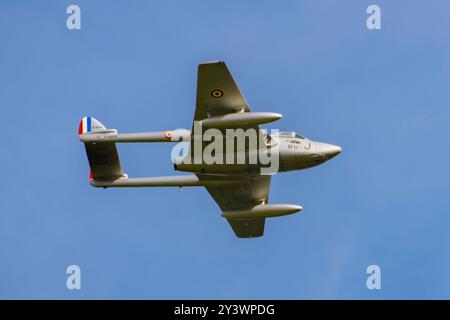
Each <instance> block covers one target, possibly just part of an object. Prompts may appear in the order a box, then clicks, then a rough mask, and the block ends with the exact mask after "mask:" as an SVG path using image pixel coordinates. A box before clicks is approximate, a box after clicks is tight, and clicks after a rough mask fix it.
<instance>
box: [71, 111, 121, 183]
mask: <svg viewBox="0 0 450 320" xmlns="http://www.w3.org/2000/svg"><path fill="white" fill-rule="evenodd" d="M106 131H110V130H108V129H107V128H106V127H105V126H104V125H103V124H102V123H101V122H100V121H98V120H96V119H94V118H92V117H89V116H88V117H84V118H83V119H81V121H80V124H79V126H78V135H81V134H90V133H95V132H97V133H98V132H106ZM84 146H85V149H86V154H87V157H88V161H89V166H90V168H91V172H90V173H89V180H93V179H96V180H115V179H118V178H121V177H124V176H126V175H125V174H124V173H123V171H122V167H121V165H120V160H119V154H118V152H117V148H116V144H115V143H114V142H85V143H84Z"/></svg>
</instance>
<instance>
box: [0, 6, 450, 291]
mask: <svg viewBox="0 0 450 320" xmlns="http://www.w3.org/2000/svg"><path fill="white" fill-rule="evenodd" d="M373 3H375V4H378V5H379V6H380V7H381V13H382V30H378V31H369V30H368V29H367V28H366V18H367V14H366V8H367V6H368V5H370V4H373ZM70 4H77V5H79V6H80V7H81V15H82V17H81V19H82V22H81V23H82V29H81V30H72V31H71V30H68V29H67V28H66V18H67V14H66V8H67V6H68V5H70ZM449 15H450V4H449V3H448V1H444V0H441V1H432V2H429V1H410V0H409V1H406V0H403V1H361V0H358V1H357V0H354V1H338V0H335V1H331V0H329V1H328V0H327V1H325V0H321V1H317V0H310V1H258V2H256V1H227V2H226V3H225V2H224V1H153V2H150V1H133V2H131V3H130V2H125V1H115V2H112V1H76V2H75V1H39V2H37V1H2V2H1V4H0V39H1V50H0V106H1V110H2V118H3V121H2V135H3V136H2V148H0V159H1V164H2V167H3V172H2V174H1V176H2V183H1V184H0V195H1V196H0V199H1V201H0V298H33V299H35V298H44V299H46V298H62V299H80V298H86V299H91V298H113V299H117V298H125V299H133V298H137V299H165V298H181V299H183V298H189V299H192V298H214V299H221V298H224V299H229V298H232V299H241V298H276V299H314V298H319V299H334V298H341V299H380V298H388V299H392V298H405V299H409V298H447V299H448V298H450V251H449V248H448V243H449V242H450V236H449V232H448V226H449V224H450V215H449V207H450V203H449V202H450V198H449V197H448V193H449V187H448V184H449V178H450V172H449V167H448V157H449V155H450V151H449V148H448V136H449V135H448V128H449V126H448V123H449V120H450V111H449V110H450V109H449V101H450V90H449V83H450V63H449V62H450V59H449V57H450V41H449V37H448V30H450V20H449V19H448V17H449ZM217 59H220V60H224V61H226V62H227V64H228V66H229V68H230V70H231V72H232V74H233V76H234V78H235V80H236V82H237V83H238V85H239V86H240V88H241V91H242V92H243V94H244V96H245V97H246V100H247V101H248V102H249V104H250V107H251V108H252V109H253V110H255V111H272V112H277V113H281V114H283V115H284V117H283V119H282V120H280V121H278V122H275V123H273V124H272V125H270V126H266V127H268V128H277V129H280V130H295V131H298V132H300V133H302V134H303V135H306V136H307V137H309V138H311V139H313V140H318V141H326V142H330V143H334V144H338V145H340V146H341V147H342V148H343V152H342V154H341V155H339V156H338V157H336V158H335V159H333V160H332V161H330V162H328V163H326V164H324V165H322V166H319V167H316V168H313V169H309V170H304V171H299V172H293V173H284V174H279V175H277V176H275V177H274V178H273V179H272V187H271V194H270V201H271V202H274V203H296V204H300V205H302V206H303V207H304V210H303V211H302V212H301V213H299V214H296V215H292V216H288V217H283V218H278V219H271V220H268V221H267V223H266V232H265V236H264V237H262V238H258V239H238V238H236V237H235V236H234V234H233V232H232V231H231V229H230V227H229V226H228V224H227V223H226V221H225V220H224V219H223V218H221V217H220V212H219V208H218V207H217V205H216V204H215V202H214V201H213V200H212V198H210V196H209V195H208V194H207V192H206V191H205V190H204V189H202V188H185V189H184V190H183V191H181V192H179V191H178V190H177V189H176V188H173V189H171V188H167V189H164V188H162V189H157V188H155V189H153V188H152V189H146V188H142V189H139V188H138V189H107V190H103V189H101V190H99V189H94V188H92V187H91V186H90V185H89V183H88V173H89V167H88V163H87V159H86V155H85V152H84V148H83V145H82V144H81V143H80V142H79V140H78V137H77V128H78V122H79V120H80V119H81V118H82V117H83V116H84V115H92V116H94V117H96V118H97V119H99V120H100V121H101V122H103V123H104V124H105V125H106V126H108V127H111V128H117V129H118V130H120V131H122V132H132V131H157V130H166V129H175V128H190V127H191V121H192V118H193V113H194V105H195V87H196V83H195V82H196V67H197V64H198V63H201V62H204V61H210V60H217ZM170 150H171V145H170V144H133V145H130V144H128V145H120V146H119V152H120V156H121V161H122V165H123V167H124V170H125V171H126V172H127V173H128V174H129V175H130V176H132V177H138V176H159V175H170V174H174V172H173V169H172V165H171V163H170ZM71 264H77V265H79V266H80V267H81V272H82V289H81V290H78V291H77V290H73V291H70V290H67V289H66V285H65V284H66V276H67V275H66V273H65V270H66V268H67V266H68V265H71ZM371 264H377V265H379V266H380V267H381V271H382V280H381V282H382V289H381V290H368V289H367V288H366V278H367V276H368V275H367V274H366V268H367V266H369V265H371Z"/></svg>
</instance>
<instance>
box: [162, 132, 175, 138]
mask: <svg viewBox="0 0 450 320" xmlns="http://www.w3.org/2000/svg"><path fill="white" fill-rule="evenodd" d="M172 136H173V132H172V131H166V132H164V138H166V139H167V140H170V139H172Z"/></svg>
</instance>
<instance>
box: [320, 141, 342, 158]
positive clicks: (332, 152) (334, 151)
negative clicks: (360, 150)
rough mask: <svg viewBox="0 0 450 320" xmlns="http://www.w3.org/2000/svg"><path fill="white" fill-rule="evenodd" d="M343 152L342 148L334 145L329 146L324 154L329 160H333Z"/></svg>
mask: <svg viewBox="0 0 450 320" xmlns="http://www.w3.org/2000/svg"><path fill="white" fill-rule="evenodd" d="M341 152H342V149H341V147H339V146H335V145H334V144H328V145H327V147H326V148H325V152H324V154H325V155H326V156H327V157H328V159H331V158H333V157H335V156H337V155H338V154H339V153H341Z"/></svg>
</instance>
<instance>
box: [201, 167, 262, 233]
mask: <svg viewBox="0 0 450 320" xmlns="http://www.w3.org/2000/svg"><path fill="white" fill-rule="evenodd" d="M197 176H198V178H199V180H200V181H201V180H204V179H208V180H211V179H214V177H216V179H221V180H223V179H226V177H228V178H229V179H233V180H235V179H239V180H240V181H241V183H239V184H237V185H229V186H206V187H205V188H206V190H208V192H209V194H210V195H211V196H212V197H213V199H214V200H215V201H216V203H217V204H218V205H219V207H220V209H221V210H222V211H232V210H242V209H248V208H253V207H255V206H256V205H258V204H261V203H267V202H268V197H269V191H270V179H271V176H268V175H262V176H251V175H226V176H225V175H216V176H214V175H210V174H197ZM227 220H228V222H229V224H230V225H231V228H232V229H233V231H234V233H235V234H236V236H238V237H239V238H253V237H260V236H262V235H263V234H264V224H265V218H253V219H239V218H234V219H231V218H228V219H227Z"/></svg>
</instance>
